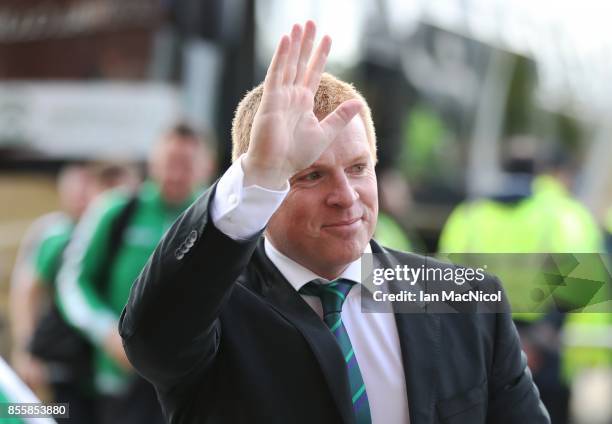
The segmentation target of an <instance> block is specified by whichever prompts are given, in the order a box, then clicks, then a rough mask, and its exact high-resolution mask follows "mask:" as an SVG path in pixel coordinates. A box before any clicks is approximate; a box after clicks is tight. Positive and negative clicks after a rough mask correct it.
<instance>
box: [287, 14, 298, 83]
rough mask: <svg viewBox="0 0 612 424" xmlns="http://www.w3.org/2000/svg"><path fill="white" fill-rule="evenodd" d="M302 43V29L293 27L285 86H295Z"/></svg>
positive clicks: (296, 26)
mask: <svg viewBox="0 0 612 424" xmlns="http://www.w3.org/2000/svg"><path fill="white" fill-rule="evenodd" d="M301 41H302V27H301V26H300V25H297V24H295V25H293V29H292V30H291V40H290V44H289V53H288V55H287V64H286V65H285V76H284V78H283V84H293V81H294V80H295V73H296V72H297V62H298V57H299V54H300V44H301Z"/></svg>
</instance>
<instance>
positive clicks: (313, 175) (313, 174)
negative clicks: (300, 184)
mask: <svg viewBox="0 0 612 424" xmlns="http://www.w3.org/2000/svg"><path fill="white" fill-rule="evenodd" d="M319 178H321V173H320V172H318V171H313V172H310V173H308V174H306V175H304V176H303V177H302V178H301V179H303V180H305V181H316V180H318V179H319Z"/></svg>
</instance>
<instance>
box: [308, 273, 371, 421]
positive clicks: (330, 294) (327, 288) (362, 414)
mask: <svg viewBox="0 0 612 424" xmlns="http://www.w3.org/2000/svg"><path fill="white" fill-rule="evenodd" d="M354 284H355V283H354V282H353V281H349V280H345V279H338V280H334V281H332V282H330V283H327V284H322V283H321V282H320V281H319V280H314V281H311V282H309V283H308V284H306V285H304V287H302V288H301V289H300V293H301V294H304V295H307V296H317V297H319V299H321V304H322V305H323V320H324V321H325V324H327V327H328V328H329V330H330V331H331V332H332V334H333V335H334V337H335V338H336V340H337V341H338V344H339V345H340V350H341V351H342V355H343V356H344V361H345V363H346V369H347V372H348V378H349V384H350V386H351V397H352V400H353V411H355V417H356V418H357V423H358V424H370V423H371V422H372V418H371V415H370V405H369V403H368V395H367V393H366V389H365V384H364V382H363V378H362V377H361V371H360V370H359V364H358V363H357V358H356V357H355V352H354V351H353V345H352V344H351V340H350V339H349V335H348V333H347V332H346V328H345V327H344V324H343V323H342V318H341V316H340V313H341V312H342V304H343V303H344V300H345V299H346V296H347V295H348V293H349V291H350V290H351V288H352V287H353V285H354Z"/></svg>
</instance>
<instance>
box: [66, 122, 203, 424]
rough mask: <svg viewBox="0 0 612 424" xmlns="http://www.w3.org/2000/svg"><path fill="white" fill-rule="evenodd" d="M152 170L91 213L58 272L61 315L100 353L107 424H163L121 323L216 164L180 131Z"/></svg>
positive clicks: (167, 138)
mask: <svg viewBox="0 0 612 424" xmlns="http://www.w3.org/2000/svg"><path fill="white" fill-rule="evenodd" d="M148 167H149V179H148V180H147V181H145V182H144V183H143V184H142V186H141V188H140V190H139V191H138V192H137V193H135V194H134V195H126V194H125V193H121V192H113V193H109V194H108V195H107V196H102V197H101V198H100V199H98V201H97V202H96V203H95V204H94V205H93V206H92V207H91V208H90V209H89V210H88V212H87V214H86V215H85V216H84V217H83V219H82V220H81V222H80V223H79V225H78V227H77V228H76V230H75V233H74V236H73V238H72V240H71V242H70V244H69V246H68V247H67V249H66V255H65V258H64V262H63V266H62V268H61V270H60V272H59V286H58V288H59V303H60V307H61V310H62V312H63V313H64V315H65V317H66V318H67V320H68V322H70V323H71V324H72V325H73V326H75V327H76V328H77V329H79V330H80V331H81V332H82V333H83V334H84V335H85V336H86V337H87V338H88V339H89V340H90V342H91V343H92V344H93V346H94V348H95V354H94V355H95V370H94V374H95V375H94V379H95V386H96V389H97V390H98V391H99V392H100V393H101V394H102V402H101V408H100V414H101V415H100V419H101V422H102V423H108V424H121V423H126V424H127V423H129V424H138V423H142V424H155V423H162V422H164V420H163V418H162V414H161V409H160V406H159V403H158V401H157V397H156V394H155V391H154V389H153V387H152V386H151V385H150V384H149V383H148V382H146V381H145V380H143V379H142V378H140V377H139V376H138V375H137V374H136V373H135V372H134V371H133V370H132V367H131V365H130V363H129V362H128V360H127V358H126V356H125V353H124V350H123V345H122V342H121V338H120V337H119V334H118V331H117V324H118V321H119V316H120V314H121V311H122V309H123V306H124V305H125V303H126V301H127V299H128V295H129V292H130V289H131V287H132V283H133V281H134V279H135V278H136V277H137V276H138V274H139V272H140V270H141V268H142V267H143V265H144V264H145V262H146V260H147V259H148V257H149V255H150V254H151V253H152V252H153V250H154V248H155V246H156V245H157V243H158V242H159V240H160V239H161V237H162V235H163V234H164V232H165V231H166V230H167V229H168V228H169V227H170V225H172V223H173V222H174V220H175V219H176V218H177V217H178V216H179V214H180V213H181V212H183V211H184V210H185V209H186V208H187V206H189V205H190V204H191V202H192V201H193V200H194V192H195V190H196V189H199V188H201V184H202V183H203V182H204V180H205V179H206V178H208V177H209V175H210V173H211V171H212V168H213V161H212V159H211V154H210V152H209V151H208V149H207V148H206V145H205V144H204V143H203V141H202V140H201V139H200V136H199V135H198V134H197V133H196V131H194V130H193V129H192V128H190V127H189V126H188V125H185V124H179V125H176V126H175V127H174V128H172V129H170V130H169V131H168V132H167V133H166V134H164V135H163V137H162V138H161V139H160V141H158V142H157V143H156V145H155V146H154V147H153V149H152V151H151V154H150V157H149V161H148Z"/></svg>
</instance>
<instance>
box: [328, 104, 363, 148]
mask: <svg viewBox="0 0 612 424" xmlns="http://www.w3.org/2000/svg"><path fill="white" fill-rule="evenodd" d="M362 107H363V103H362V102H361V100H358V99H351V100H347V101H345V102H344V103H342V104H341V105H340V106H338V107H337V108H336V110H334V111H333V112H332V113H330V114H329V115H327V116H326V117H325V119H323V120H322V121H321V129H322V130H323V133H324V134H325V136H326V138H327V140H328V141H329V142H331V141H333V140H334V139H335V138H336V137H337V136H338V134H340V132H341V131H342V130H343V129H344V127H346V126H347V125H348V123H349V122H351V119H353V118H354V117H355V115H357V114H358V113H359V111H360V110H361V108H362Z"/></svg>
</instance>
